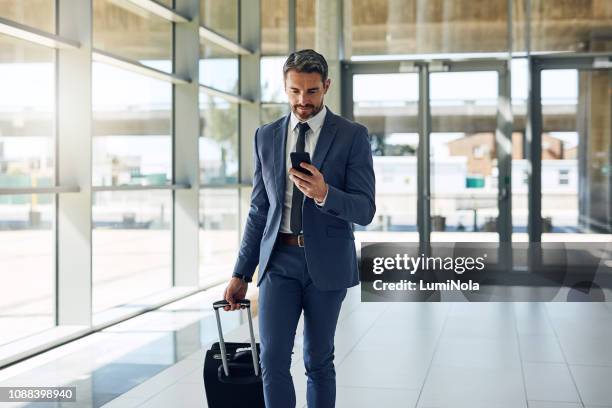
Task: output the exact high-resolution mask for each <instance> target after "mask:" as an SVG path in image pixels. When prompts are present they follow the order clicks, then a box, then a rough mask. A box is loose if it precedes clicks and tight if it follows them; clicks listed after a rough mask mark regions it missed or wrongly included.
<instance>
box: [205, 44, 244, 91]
mask: <svg viewBox="0 0 612 408" xmlns="http://www.w3.org/2000/svg"><path fill="white" fill-rule="evenodd" d="M238 69H239V67H238V57H237V56H236V54H234V53H231V52H229V51H227V50H226V49H225V48H222V47H218V46H216V45H214V44H212V43H209V42H205V43H200V83H201V84H203V85H206V86H209V87H211V88H215V89H219V90H221V91H225V92H230V93H233V94H237V93H238V75H239V73H238Z"/></svg>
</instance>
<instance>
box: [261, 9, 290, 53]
mask: <svg viewBox="0 0 612 408" xmlns="http://www.w3.org/2000/svg"><path fill="white" fill-rule="evenodd" d="M261 52H262V54H263V55H286V54H288V52H289V3H288V2H287V0H261Z"/></svg>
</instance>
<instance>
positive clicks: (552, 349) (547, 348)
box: [519, 335, 565, 363]
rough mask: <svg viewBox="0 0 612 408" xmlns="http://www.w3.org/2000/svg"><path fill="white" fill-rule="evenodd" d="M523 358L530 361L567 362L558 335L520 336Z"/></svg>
mask: <svg viewBox="0 0 612 408" xmlns="http://www.w3.org/2000/svg"><path fill="white" fill-rule="evenodd" d="M519 344H520V352H521V359H522V360H523V361H524V362H528V363H565V358H564V357H563V352H562V351H561V347H560V346H559V341H558V340H557V338H556V337H554V336H553V337H550V336H536V335H523V336H519Z"/></svg>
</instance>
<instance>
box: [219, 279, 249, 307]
mask: <svg viewBox="0 0 612 408" xmlns="http://www.w3.org/2000/svg"><path fill="white" fill-rule="evenodd" d="M248 287H249V284H248V283H247V282H245V281H243V280H242V279H240V278H232V279H230V281H229V283H228V284H227V287H226V288H225V293H224V294H223V298H224V299H225V300H227V302H228V303H229V306H225V307H224V308H223V310H238V309H240V305H239V304H238V303H236V302H238V301H239V300H242V299H244V298H245V297H246V293H247V289H248Z"/></svg>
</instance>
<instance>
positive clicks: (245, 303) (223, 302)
mask: <svg viewBox="0 0 612 408" xmlns="http://www.w3.org/2000/svg"><path fill="white" fill-rule="evenodd" d="M237 303H238V304H239V305H240V306H246V308H247V316H248V317H249V332H250V334H251V356H252V357H253V369H254V370H255V375H259V364H258V362H259V356H258V355H257V344H255V333H254V332H253V318H252V317H251V301H250V300H248V299H242V300H239V301H238V302H237ZM225 306H229V302H228V301H227V300H218V301H216V302H215V303H213V309H214V310H215V316H216V317H217V329H218V330H219V347H220V348H221V360H222V361H223V371H224V372H225V376H226V377H229V365H228V363H227V353H226V351H225V340H224V339H223V329H222V328H221V318H220V317H219V309H221V308H223V307H225Z"/></svg>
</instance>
